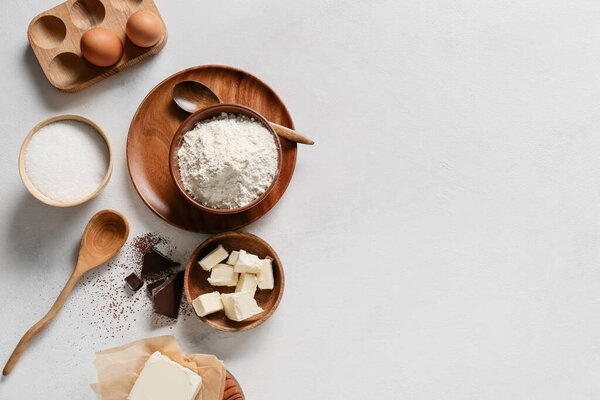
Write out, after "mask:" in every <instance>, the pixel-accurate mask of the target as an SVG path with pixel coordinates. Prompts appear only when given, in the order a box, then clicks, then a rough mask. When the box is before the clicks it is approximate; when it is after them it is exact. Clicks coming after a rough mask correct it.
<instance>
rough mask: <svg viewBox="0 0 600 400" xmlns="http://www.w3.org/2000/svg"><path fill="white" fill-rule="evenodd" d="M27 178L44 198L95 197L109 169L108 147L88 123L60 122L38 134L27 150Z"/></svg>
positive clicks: (47, 126) (67, 201) (66, 200)
mask: <svg viewBox="0 0 600 400" xmlns="http://www.w3.org/2000/svg"><path fill="white" fill-rule="evenodd" d="M24 161H25V172H26V174H27V177H28V178H29V180H30V181H31V183H32V184H33V186H35V188H36V189H37V190H39V191H40V192H41V193H42V194H43V195H45V196H46V197H49V198H50V199H52V200H55V201H58V202H61V203H73V202H76V201H78V200H81V199H83V198H84V197H86V196H88V195H90V194H92V193H93V192H94V191H95V190H96V189H97V188H98V186H100V184H101V183H102V180H104V176H105V175H106V171H107V170H108V164H109V159H108V148H107V147H106V143H105V142H104V140H103V139H102V137H101V136H100V134H99V133H98V132H97V131H96V130H95V129H94V128H93V127H91V126H89V125H88V124H85V123H83V122H79V121H73V120H61V121H56V122H53V123H51V124H48V125H46V126H44V127H43V128H41V129H40V130H39V131H37V132H36V133H35V134H34V135H33V136H32V137H31V140H30V141H29V145H28V146H27V150H26V151H25V160H24Z"/></svg>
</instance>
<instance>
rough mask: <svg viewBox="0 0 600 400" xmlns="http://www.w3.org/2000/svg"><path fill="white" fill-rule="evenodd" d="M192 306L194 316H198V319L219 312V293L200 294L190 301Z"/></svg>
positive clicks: (221, 305)
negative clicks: (194, 312)
mask: <svg viewBox="0 0 600 400" xmlns="http://www.w3.org/2000/svg"><path fill="white" fill-rule="evenodd" d="M238 286H239V285H238ZM192 306H193V307H194V311H196V314H198V315H199V316H200V317H204V316H205V315H208V314H212V313H216V312H217V311H221V310H222V309H223V302H222V301H221V293H219V292H212V293H205V294H202V295H200V296H198V297H196V298H195V299H194V301H192Z"/></svg>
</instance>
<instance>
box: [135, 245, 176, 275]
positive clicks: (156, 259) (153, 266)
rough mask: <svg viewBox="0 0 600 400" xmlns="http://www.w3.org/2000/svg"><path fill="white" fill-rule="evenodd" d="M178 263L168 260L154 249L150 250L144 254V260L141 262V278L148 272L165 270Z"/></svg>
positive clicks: (153, 272)
mask: <svg viewBox="0 0 600 400" xmlns="http://www.w3.org/2000/svg"><path fill="white" fill-rule="evenodd" d="M178 265H179V263H177V262H175V261H173V260H170V259H169V258H167V257H166V256H165V255H164V254H161V253H159V252H158V251H156V250H152V251H150V252H149V253H146V254H144V260H143V262H142V278H145V277H146V276H148V275H150V274H155V273H157V272H162V271H165V270H167V269H169V268H172V267H176V266H178Z"/></svg>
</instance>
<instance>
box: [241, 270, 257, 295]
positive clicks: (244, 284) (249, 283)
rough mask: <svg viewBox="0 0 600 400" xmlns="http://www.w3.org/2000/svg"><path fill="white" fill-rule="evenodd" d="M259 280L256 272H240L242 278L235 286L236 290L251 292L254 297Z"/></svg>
mask: <svg viewBox="0 0 600 400" xmlns="http://www.w3.org/2000/svg"><path fill="white" fill-rule="evenodd" d="M257 285H258V282H257V280H256V275H254V274H240V278H239V279H238V283H237V286H236V287H235V292H236V293H239V292H250V293H252V297H254V294H255V293H256V286H257Z"/></svg>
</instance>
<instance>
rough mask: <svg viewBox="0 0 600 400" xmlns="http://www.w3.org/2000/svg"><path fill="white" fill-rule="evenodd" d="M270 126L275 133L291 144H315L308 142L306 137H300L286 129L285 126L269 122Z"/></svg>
mask: <svg viewBox="0 0 600 400" xmlns="http://www.w3.org/2000/svg"><path fill="white" fill-rule="evenodd" d="M270 124H271V126H272V127H273V129H275V132H276V133H277V134H278V135H279V136H281V137H283V138H286V139H289V140H291V141H292V142H296V143H302V144H315V142H314V141H313V140H310V139H309V138H307V137H306V136H304V135H301V134H299V133H298V132H296V131H293V130H291V129H289V128H286V127H285V126H281V125H277V124H276V123H274V122H270Z"/></svg>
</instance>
